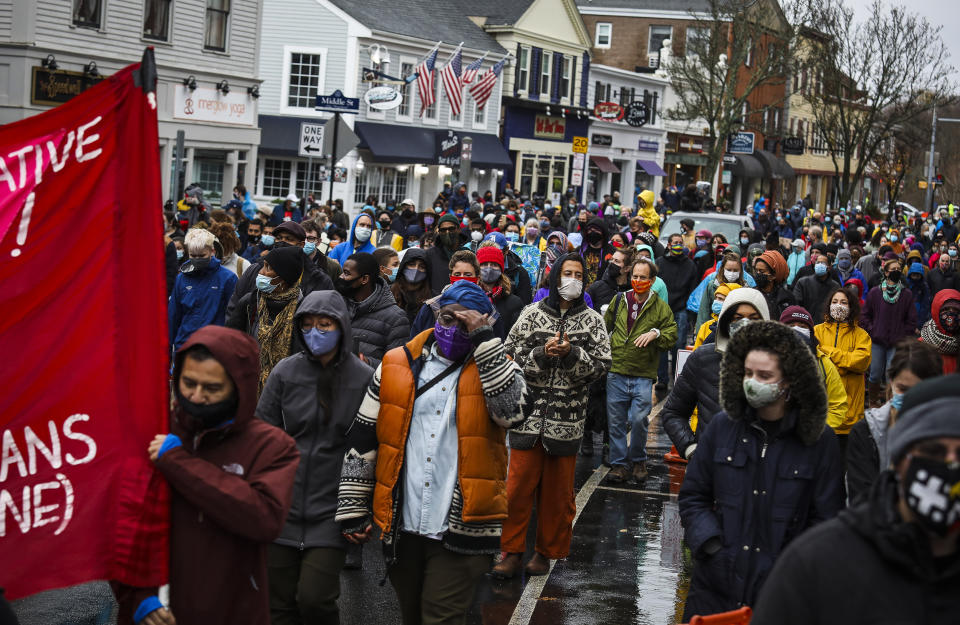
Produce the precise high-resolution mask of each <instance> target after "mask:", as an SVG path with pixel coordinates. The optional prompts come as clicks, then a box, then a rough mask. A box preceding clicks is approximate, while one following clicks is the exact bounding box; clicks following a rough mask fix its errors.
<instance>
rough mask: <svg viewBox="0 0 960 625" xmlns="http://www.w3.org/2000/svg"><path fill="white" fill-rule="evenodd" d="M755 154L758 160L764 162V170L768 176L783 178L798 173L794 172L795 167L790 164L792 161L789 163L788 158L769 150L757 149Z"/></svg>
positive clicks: (792, 176) (793, 176)
mask: <svg viewBox="0 0 960 625" xmlns="http://www.w3.org/2000/svg"><path fill="white" fill-rule="evenodd" d="M754 154H755V155H756V157H757V160H759V161H760V162H761V163H762V164H763V170H764V172H765V173H766V176H767V177H768V178H773V179H774V180H783V179H784V178H795V177H796V174H794V173H793V167H791V166H790V163H788V162H787V161H786V159H784V158H782V157H779V156H777V155H775V154H774V153H773V152H768V151H767V150H757V151H756V152H755V153H754Z"/></svg>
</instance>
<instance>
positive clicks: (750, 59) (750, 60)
mask: <svg viewBox="0 0 960 625" xmlns="http://www.w3.org/2000/svg"><path fill="white" fill-rule="evenodd" d="M743 64H744V65H746V66H747V67H750V66H751V65H752V64H753V39H747V58H746V60H745V61H744V62H743Z"/></svg>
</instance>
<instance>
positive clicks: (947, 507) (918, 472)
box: [900, 456, 960, 536]
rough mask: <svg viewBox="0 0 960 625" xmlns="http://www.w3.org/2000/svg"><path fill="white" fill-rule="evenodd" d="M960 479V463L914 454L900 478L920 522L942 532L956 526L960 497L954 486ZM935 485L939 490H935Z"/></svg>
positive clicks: (935, 531) (937, 532)
mask: <svg viewBox="0 0 960 625" xmlns="http://www.w3.org/2000/svg"><path fill="white" fill-rule="evenodd" d="M957 482H960V464H957V463H953V464H947V463H945V462H938V461H936V460H931V459H929V458H922V457H918V456H913V457H912V458H911V459H910V464H909V465H908V466H907V472H906V474H905V475H904V476H903V479H902V480H901V481H900V496H901V497H903V499H904V502H905V503H906V504H907V507H908V508H910V510H911V512H913V515H914V517H916V519H917V523H918V524H919V525H920V526H921V527H923V528H924V529H926V530H928V531H930V532H933V533H934V534H936V535H938V536H946V535H947V534H949V533H950V530H951V529H954V531H956V530H955V528H954V525H953V524H952V523H951V520H952V519H953V518H954V517H953V512H954V511H955V510H956V509H957V508H960V498H958V497H957V496H956V494H955V491H954V490H953V489H952V488H951V487H952V486H954V485H955V484H957ZM934 488H938V489H939V490H936V491H934V492H933V493H931V491H933V489H934Z"/></svg>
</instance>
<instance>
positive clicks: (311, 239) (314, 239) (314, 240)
mask: <svg viewBox="0 0 960 625" xmlns="http://www.w3.org/2000/svg"><path fill="white" fill-rule="evenodd" d="M319 242H320V237H310V236H308V237H307V243H319Z"/></svg>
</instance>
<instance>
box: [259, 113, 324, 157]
mask: <svg viewBox="0 0 960 625" xmlns="http://www.w3.org/2000/svg"><path fill="white" fill-rule="evenodd" d="M258 122H259V124H260V129H261V131H262V132H261V133H260V148H259V152H260V154H267V155H271V156H296V155H297V150H298V147H299V145H300V122H310V123H311V124H325V123H326V121H325V120H323V119H314V118H306V117H285V116H282V115H260V116H259V119H258Z"/></svg>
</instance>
